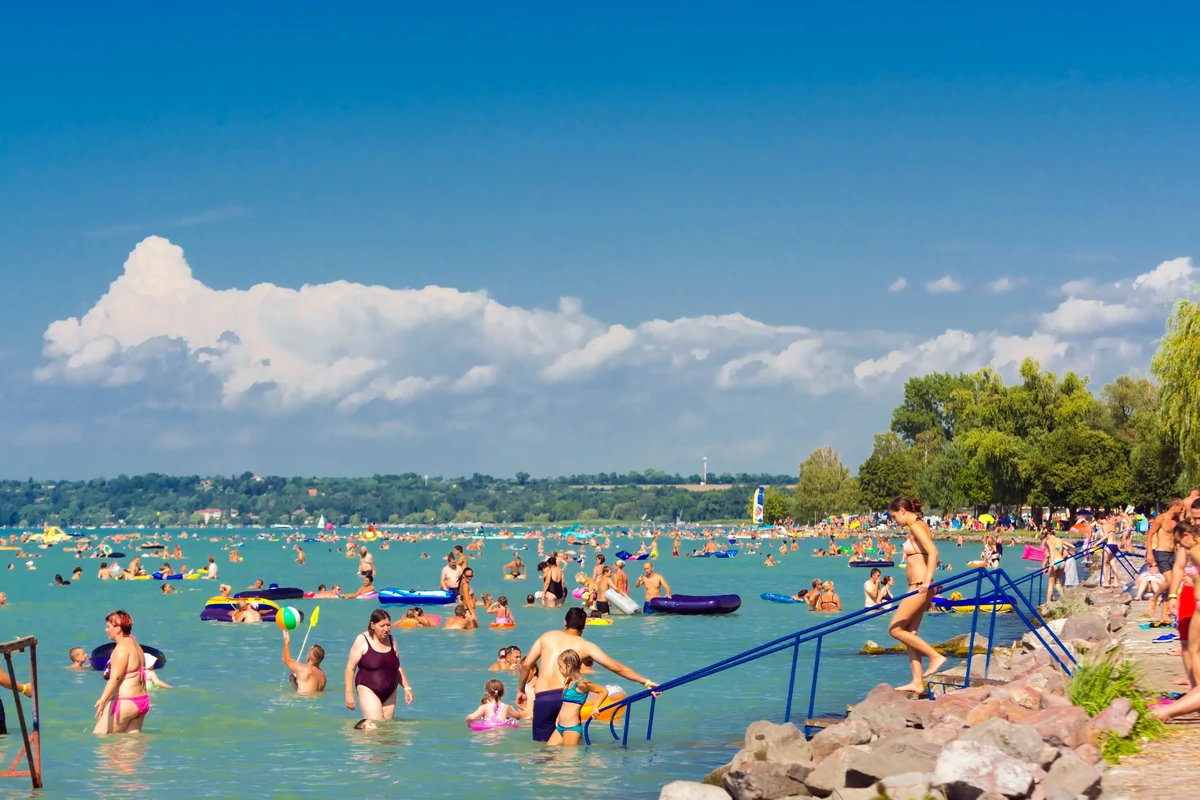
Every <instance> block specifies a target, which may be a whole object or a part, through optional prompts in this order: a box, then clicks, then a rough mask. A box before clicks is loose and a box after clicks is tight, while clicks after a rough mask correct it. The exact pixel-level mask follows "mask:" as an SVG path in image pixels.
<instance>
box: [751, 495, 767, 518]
mask: <svg viewBox="0 0 1200 800" xmlns="http://www.w3.org/2000/svg"><path fill="white" fill-rule="evenodd" d="M766 491H767V487H765V486H760V487H758V488H757V489H755V490H754V524H755V525H762V521H763V496H764V495H765V494H766Z"/></svg>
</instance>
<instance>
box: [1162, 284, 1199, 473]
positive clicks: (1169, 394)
mask: <svg viewBox="0 0 1200 800" xmlns="http://www.w3.org/2000/svg"><path fill="white" fill-rule="evenodd" d="M1150 373H1151V374H1152V375H1153V376H1154V377H1155V378H1156V379H1157V380H1158V383H1159V386H1160V389H1159V394H1158V413H1159V417H1160V419H1161V420H1162V424H1163V427H1164V428H1165V430H1166V432H1167V435H1168V436H1169V437H1170V438H1171V439H1172V440H1173V441H1174V443H1175V445H1176V447H1178V448H1179V455H1180V459H1181V461H1182V462H1183V467H1184V472H1185V476H1186V479H1187V481H1188V482H1189V483H1191V484H1192V485H1196V484H1197V483H1200V303H1194V302H1192V301H1190V300H1181V301H1179V303H1178V304H1177V305H1176V306H1175V310H1174V312H1173V313H1172V314H1171V317H1170V319H1168V320H1167V330H1166V333H1165V335H1164V336H1163V338H1162V341H1160V342H1159V345H1158V350H1157V351H1156V352H1155V353H1154V359H1153V360H1152V361H1151V362H1150Z"/></svg>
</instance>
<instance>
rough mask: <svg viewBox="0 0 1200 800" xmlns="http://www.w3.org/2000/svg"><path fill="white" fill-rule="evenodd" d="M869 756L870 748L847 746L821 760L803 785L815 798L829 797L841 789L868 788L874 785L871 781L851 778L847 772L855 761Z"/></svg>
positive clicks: (857, 745) (856, 745)
mask: <svg viewBox="0 0 1200 800" xmlns="http://www.w3.org/2000/svg"><path fill="white" fill-rule="evenodd" d="M870 754H871V750H870V748H868V747H864V746H863V745H860V744H855V745H847V746H846V747H843V748H841V749H839V750H836V751H834V752H833V753H831V754H830V755H828V756H827V757H826V758H825V759H823V760H822V761H821V763H820V764H818V765H817V768H816V769H815V770H813V771H812V772H811V773H810V774H809V775H808V777H807V778H805V780H804V784H805V786H807V787H808V791H809V792H810V793H811V794H813V795H815V796H817V797H829V796H830V795H831V794H833V793H834V791H836V790H840V789H842V788H850V789H866V788H869V787H871V786H872V785H873V784H874V781H873V780H871V779H869V778H863V777H855V778H852V777H850V776H849V775H848V774H847V771H848V770H849V769H850V767H851V766H852V765H853V764H854V762H855V761H857V760H859V759H863V758H865V757H867V756H869V755H870Z"/></svg>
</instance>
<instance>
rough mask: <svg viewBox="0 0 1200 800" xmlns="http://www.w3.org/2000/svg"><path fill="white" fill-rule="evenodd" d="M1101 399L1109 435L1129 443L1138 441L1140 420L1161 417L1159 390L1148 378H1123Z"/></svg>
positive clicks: (1113, 384)
mask: <svg viewBox="0 0 1200 800" xmlns="http://www.w3.org/2000/svg"><path fill="white" fill-rule="evenodd" d="M1100 396H1101V402H1102V404H1103V406H1104V411H1105V414H1106V415H1107V418H1108V420H1107V421H1108V427H1109V428H1110V431H1109V432H1110V433H1114V434H1115V435H1117V436H1118V437H1119V438H1122V439H1124V440H1125V441H1128V442H1131V441H1133V440H1134V439H1136V438H1137V435H1138V431H1137V420H1138V419H1140V418H1141V417H1144V416H1150V415H1156V414H1157V413H1158V387H1156V386H1155V385H1154V384H1153V383H1151V382H1150V381H1149V379H1147V378H1134V377H1131V376H1129V375H1121V376H1119V377H1118V378H1117V379H1116V380H1114V381H1113V382H1112V383H1110V384H1108V385H1107V386H1105V387H1104V389H1103V391H1102V392H1101V393H1100Z"/></svg>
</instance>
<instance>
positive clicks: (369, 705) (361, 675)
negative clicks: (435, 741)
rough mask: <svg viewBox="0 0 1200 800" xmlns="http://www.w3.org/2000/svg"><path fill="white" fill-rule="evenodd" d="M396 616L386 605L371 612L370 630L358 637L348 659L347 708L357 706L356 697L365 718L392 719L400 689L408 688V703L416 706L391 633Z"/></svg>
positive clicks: (351, 708)
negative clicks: (392, 614)
mask: <svg viewBox="0 0 1200 800" xmlns="http://www.w3.org/2000/svg"><path fill="white" fill-rule="evenodd" d="M391 629H392V618H391V616H389V615H388V613H387V612H386V611H384V610H383V609H382V608H377V609H375V610H374V611H372V612H371V622H370V624H368V625H367V632H366V633H364V634H361V635H360V636H358V637H356V638H355V640H354V644H353V645H352V646H351V647H350V657H349V658H348V659H347V660H346V708H348V709H350V710H351V711H353V710H354V709H355V702H354V700H355V697H356V696H357V698H358V707H359V708H361V710H362V715H363V717H364V718H365V719H369V720H381V719H392V718H393V717H394V716H395V715H396V689H397V687H402V688H403V689H404V702H405V703H406V704H408V705H412V701H413V690H412V687H411V686H409V685H408V678H407V677H406V676H405V674H404V667H402V666H400V653H399V651H398V650H397V649H396V641H395V639H393V638H392V635H391V633H390V631H391Z"/></svg>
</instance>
